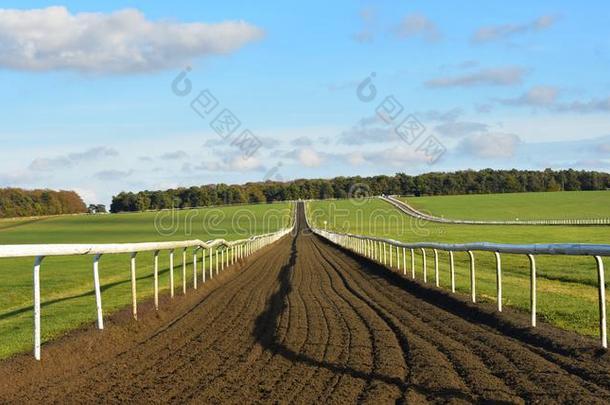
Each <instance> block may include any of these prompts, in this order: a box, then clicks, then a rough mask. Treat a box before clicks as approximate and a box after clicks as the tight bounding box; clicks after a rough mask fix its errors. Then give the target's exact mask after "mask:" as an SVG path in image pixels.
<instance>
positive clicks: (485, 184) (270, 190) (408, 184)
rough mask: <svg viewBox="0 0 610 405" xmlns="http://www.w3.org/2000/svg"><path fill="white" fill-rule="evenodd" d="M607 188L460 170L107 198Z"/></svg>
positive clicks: (550, 174) (572, 176) (207, 199)
mask: <svg viewBox="0 0 610 405" xmlns="http://www.w3.org/2000/svg"><path fill="white" fill-rule="evenodd" d="M606 189H610V174H609V173H602V172H594V171H577V170H572V169H569V170H551V169H546V170H544V171H534V170H515V169H513V170H492V169H485V170H479V171H474V170H462V171H457V172H452V173H444V172H434V173H425V174H421V175H416V176H410V175H407V174H405V173H397V174H396V175H394V176H385V175H381V176H372V177H360V176H353V177H335V178H332V179H299V180H294V181H288V182H276V181H266V182H255V183H246V184H243V185H227V184H210V185H204V186H193V187H188V188H187V187H181V188H175V189H169V190H158V191H148V190H147V191H140V192H138V193H133V192H122V193H120V194H118V195H116V196H114V197H113V199H112V205H111V206H110V211H111V212H122V211H144V210H158V209H166V208H189V207H205V206H212V205H224V204H238V203H263V202H268V203H270V202H274V201H286V200H296V199H328V198H347V197H361V196H363V195H364V196H365V195H379V194H402V195H415V196H421V195H447V194H489V193H519V192H533V191H562V190H565V191H578V190H606Z"/></svg>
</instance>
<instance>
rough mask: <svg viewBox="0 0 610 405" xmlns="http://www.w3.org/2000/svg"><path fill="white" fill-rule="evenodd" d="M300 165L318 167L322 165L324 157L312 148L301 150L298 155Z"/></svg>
mask: <svg viewBox="0 0 610 405" xmlns="http://www.w3.org/2000/svg"><path fill="white" fill-rule="evenodd" d="M298 159H299V163H301V164H302V165H303V166H306V167H318V166H320V165H321V164H322V157H321V156H320V154H318V152H316V151H315V150H313V149H311V148H305V149H301V150H300V151H299V153H298Z"/></svg>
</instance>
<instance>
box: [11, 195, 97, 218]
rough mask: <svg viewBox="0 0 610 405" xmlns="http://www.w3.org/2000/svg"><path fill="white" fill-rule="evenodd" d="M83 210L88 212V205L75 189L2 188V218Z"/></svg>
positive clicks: (79, 211) (70, 212)
mask: <svg viewBox="0 0 610 405" xmlns="http://www.w3.org/2000/svg"><path fill="white" fill-rule="evenodd" d="M82 212H87V207H86V206H85V203H84V202H83V200H82V199H81V197H80V196H79V195H78V194H77V193H76V192H74V191H66V190H60V191H54V190H23V189H20V188H2V189H0V218H12V217H30V216H39V215H58V214H76V213H82Z"/></svg>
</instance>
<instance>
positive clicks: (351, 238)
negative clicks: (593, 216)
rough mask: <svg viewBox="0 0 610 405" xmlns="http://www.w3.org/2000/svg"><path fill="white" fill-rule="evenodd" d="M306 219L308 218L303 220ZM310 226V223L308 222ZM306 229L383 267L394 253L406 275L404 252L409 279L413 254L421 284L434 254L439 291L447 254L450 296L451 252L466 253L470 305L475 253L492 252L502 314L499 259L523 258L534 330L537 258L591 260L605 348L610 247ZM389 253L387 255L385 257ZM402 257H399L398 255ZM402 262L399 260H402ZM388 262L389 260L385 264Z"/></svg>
mask: <svg viewBox="0 0 610 405" xmlns="http://www.w3.org/2000/svg"><path fill="white" fill-rule="evenodd" d="M306 212H307V211H306ZM306 218H307V216H306ZM307 221H308V224H309V219H307ZM309 227H310V228H311V229H312V231H313V232H314V233H316V234H317V235H320V236H321V237H323V238H326V239H328V240H329V241H331V242H333V243H335V244H337V245H339V246H342V247H344V248H346V249H349V250H351V251H353V252H355V253H357V254H359V255H361V256H364V257H367V258H369V259H372V260H374V261H377V262H379V263H380V264H382V265H384V266H389V267H390V268H393V267H394V266H393V263H392V260H393V253H394V252H393V250H394V249H395V252H396V262H397V263H396V267H397V268H398V270H401V268H402V271H403V274H404V275H405V276H406V275H407V252H408V253H410V272H411V278H413V279H415V250H416V249H418V250H420V251H421V254H422V270H423V281H424V283H427V282H428V267H427V258H426V249H432V251H433V253H434V283H435V285H436V287H439V260H438V251H439V250H440V251H445V252H448V253H449V271H450V278H451V292H454V293H455V265H454V259H453V253H454V252H467V253H468V256H469V259H470V296H471V301H472V302H476V277H475V256H474V252H477V251H480V252H493V253H494V255H495V259H496V297H497V309H498V311H500V312H502V258H501V253H505V254H523V255H526V256H527V257H528V259H529V263H530V313H531V325H532V326H533V327H535V326H536V304H537V297H536V255H569V256H591V257H592V258H593V259H594V260H595V263H596V265H597V277H598V302H599V333H600V341H601V345H602V347H603V348H608V339H607V325H606V284H605V275H604V263H603V261H602V257H604V256H605V257H608V256H610V245H595V244H529V245H513V244H500V243H490V242H476V243H465V244H450V243H434V242H424V243H405V242H399V241H396V240H392V239H384V238H377V237H372V236H363V235H353V234H349V233H337V232H329V231H326V230H321V229H317V228H315V227H313V226H311V224H309ZM388 253H389V255H388ZM401 253H402V254H401ZM401 258H402V260H401ZM388 259H389V260H388Z"/></svg>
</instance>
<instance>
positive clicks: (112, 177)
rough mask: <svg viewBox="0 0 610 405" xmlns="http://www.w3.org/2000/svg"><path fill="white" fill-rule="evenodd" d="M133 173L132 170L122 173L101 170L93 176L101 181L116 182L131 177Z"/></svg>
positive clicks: (120, 171)
mask: <svg viewBox="0 0 610 405" xmlns="http://www.w3.org/2000/svg"><path fill="white" fill-rule="evenodd" d="M133 173H134V171H133V170H128V171H122V170H102V171H100V172H97V173H95V174H94V175H93V176H94V177H95V178H96V179H98V180H102V181H116V180H122V179H124V178H126V177H129V176H131V175H132V174H133Z"/></svg>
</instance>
